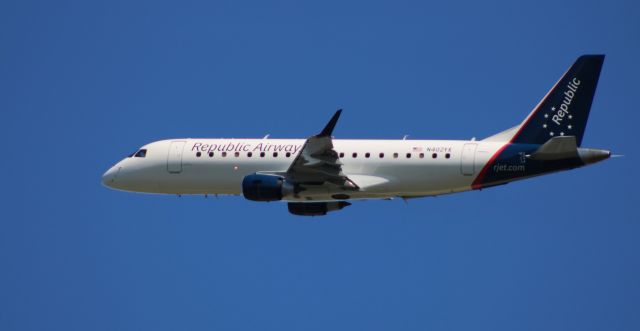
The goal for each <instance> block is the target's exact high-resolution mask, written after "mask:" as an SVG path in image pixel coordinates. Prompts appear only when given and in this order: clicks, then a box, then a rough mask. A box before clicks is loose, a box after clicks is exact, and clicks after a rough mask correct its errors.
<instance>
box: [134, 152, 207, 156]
mask: <svg viewBox="0 0 640 331" xmlns="http://www.w3.org/2000/svg"><path fill="white" fill-rule="evenodd" d="M139 153H140V152H138V154H139ZM138 154H136V157H138ZM200 155H202V153H200V152H198V153H196V156H197V157H200Z"/></svg>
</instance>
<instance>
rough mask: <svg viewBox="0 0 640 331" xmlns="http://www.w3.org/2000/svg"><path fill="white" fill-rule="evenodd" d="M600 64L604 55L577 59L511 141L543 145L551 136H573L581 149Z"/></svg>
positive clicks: (513, 135)
mask: <svg viewBox="0 0 640 331" xmlns="http://www.w3.org/2000/svg"><path fill="white" fill-rule="evenodd" d="M603 62H604V55H583V56H580V57H579V58H578V59H577V60H576V62H575V63H574V64H573V65H572V66H571V68H569V70H568V71H567V72H566V73H565V74H564V75H563V76H562V77H561V78H560V80H558V82H556V84H555V85H554V86H553V87H552V88H551V90H549V92H548V93H547V95H545V97H544V98H542V100H540V102H539V103H538V105H537V106H536V107H535V108H534V109H533V111H532V112H531V113H530V114H529V116H527V118H526V119H525V120H524V121H523V122H522V124H521V125H520V126H519V127H518V129H517V130H514V131H512V132H510V133H512V136H511V137H510V141H511V142H512V143H519V144H540V145H542V144H544V143H546V142H547V141H548V140H549V139H551V138H553V137H557V136H574V137H575V139H576V144H577V146H580V144H581V143H582V137H583V136H584V132H585V129H586V126H587V119H588V118H589V111H590V110H591V103H592V102H593V96H594V94H595V91H596V86H597V85H598V79H599V77H600V70H601V69H602V64H603ZM505 133H506V131H505ZM488 139H495V138H494V137H489V138H488Z"/></svg>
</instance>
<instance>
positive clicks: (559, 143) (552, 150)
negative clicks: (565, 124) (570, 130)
mask: <svg viewBox="0 0 640 331" xmlns="http://www.w3.org/2000/svg"><path fill="white" fill-rule="evenodd" d="M577 156H578V145H577V143H576V137H574V136H560V137H554V138H551V139H549V140H548V141H547V142H546V143H544V144H543V145H542V146H540V148H538V149H537V150H536V151H535V152H533V153H532V154H531V155H529V158H531V159H534V160H541V161H547V160H561V159H568V158H572V157H577Z"/></svg>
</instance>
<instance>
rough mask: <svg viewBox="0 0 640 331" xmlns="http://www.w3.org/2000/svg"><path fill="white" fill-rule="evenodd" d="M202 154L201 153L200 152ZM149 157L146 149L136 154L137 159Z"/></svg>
mask: <svg viewBox="0 0 640 331" xmlns="http://www.w3.org/2000/svg"><path fill="white" fill-rule="evenodd" d="M198 153H200V152H198ZM145 156H147V150H146V149H141V150H139V151H138V152H137V153H136V157H145Z"/></svg>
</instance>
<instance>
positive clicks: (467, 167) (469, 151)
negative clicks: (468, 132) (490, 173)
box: [460, 143, 478, 176]
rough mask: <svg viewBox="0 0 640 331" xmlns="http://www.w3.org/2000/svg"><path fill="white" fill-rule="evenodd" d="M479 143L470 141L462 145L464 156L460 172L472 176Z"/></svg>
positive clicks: (461, 160)
mask: <svg viewBox="0 0 640 331" xmlns="http://www.w3.org/2000/svg"><path fill="white" fill-rule="evenodd" d="M477 147H478V144H474V143H468V144H464V146H462V157H461V158H460V172H461V173H462V174H463V175H465V176H472V175H473V174H474V173H475V172H476V169H475V163H476V148H477Z"/></svg>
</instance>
